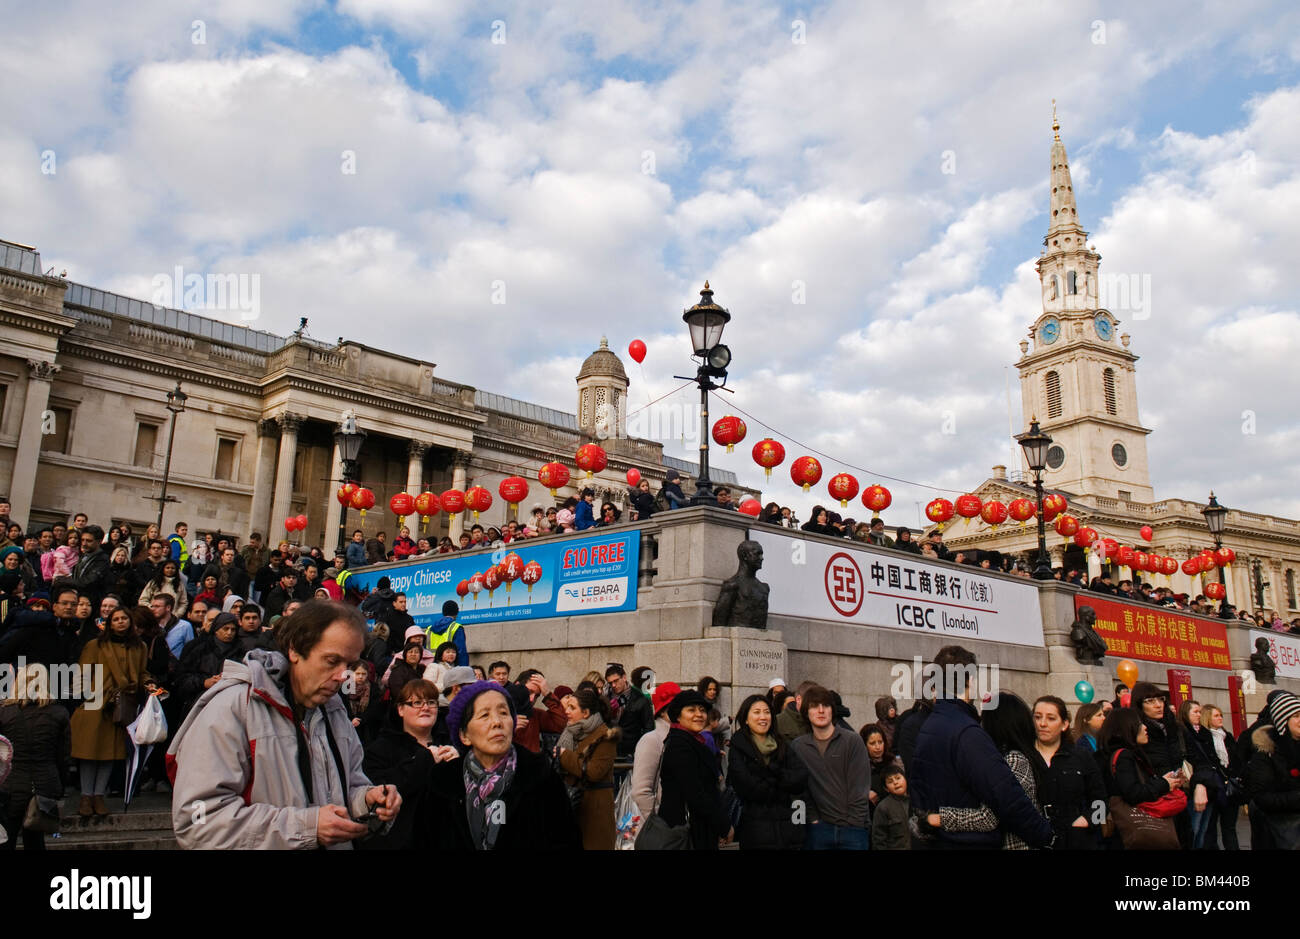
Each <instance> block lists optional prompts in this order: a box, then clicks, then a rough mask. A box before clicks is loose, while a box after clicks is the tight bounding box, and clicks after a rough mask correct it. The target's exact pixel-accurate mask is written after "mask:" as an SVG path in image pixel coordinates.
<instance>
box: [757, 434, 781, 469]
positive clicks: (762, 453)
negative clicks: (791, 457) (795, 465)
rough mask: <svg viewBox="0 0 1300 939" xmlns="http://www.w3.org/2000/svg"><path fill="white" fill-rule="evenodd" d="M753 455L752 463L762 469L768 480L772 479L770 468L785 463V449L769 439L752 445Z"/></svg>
mask: <svg viewBox="0 0 1300 939" xmlns="http://www.w3.org/2000/svg"><path fill="white" fill-rule="evenodd" d="M753 454H754V462H755V463H757V464H758V465H759V466H761V467H763V472H764V473H765V474H767V478H768V479H771V478H772V467H774V466H780V465H781V464H782V463H784V462H785V447H783V446H781V444H780V443H778V442H777V441H775V440H773V439H772V438H771V437H764V438H763V439H762V440H760V441H759V442H758V443H756V444H754V450H753Z"/></svg>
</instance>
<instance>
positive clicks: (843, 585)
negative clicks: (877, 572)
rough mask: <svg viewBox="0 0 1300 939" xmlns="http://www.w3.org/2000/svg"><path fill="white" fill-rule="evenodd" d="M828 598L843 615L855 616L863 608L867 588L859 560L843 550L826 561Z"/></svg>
mask: <svg viewBox="0 0 1300 939" xmlns="http://www.w3.org/2000/svg"><path fill="white" fill-rule="evenodd" d="M825 583H826V599H828V600H830V601H831V606H833V607H835V612H836V613H839V614H840V615H841V616H853V615H855V614H856V613H857V612H858V610H860V609H862V601H863V600H864V599H865V597H866V590H865V589H864V587H863V583H862V571H861V570H860V569H859V568H858V562H857V561H855V560H853V558H851V557H849V556H848V555H847V554H845V553H844V552H843V551H841V552H839V553H838V554H833V555H831V559H830V560H829V561H827V562H826V574H825Z"/></svg>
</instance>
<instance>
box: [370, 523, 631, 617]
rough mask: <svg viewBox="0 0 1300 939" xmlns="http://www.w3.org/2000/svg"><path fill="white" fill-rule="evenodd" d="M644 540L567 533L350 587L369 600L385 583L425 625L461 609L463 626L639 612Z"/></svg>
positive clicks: (388, 568) (392, 569) (395, 569)
mask: <svg viewBox="0 0 1300 939" xmlns="http://www.w3.org/2000/svg"><path fill="white" fill-rule="evenodd" d="M640 548H641V535H640V532H639V531H637V530H633V531H629V532H626V533H621V534H590V535H566V536H563V537H558V538H547V539H545V540H543V541H532V540H529V541H522V542H521V541H516V542H514V543H512V544H508V545H505V546H503V547H502V548H499V549H498V550H496V551H495V552H494V551H476V552H473V553H467V554H439V555H434V556H433V557H431V558H424V559H421V560H418V561H408V562H407V563H405V564H389V565H384V566H382V567H373V568H368V569H365V570H362V571H360V572H358V573H356V574H353V575H352V576H351V577H349V578H348V580H347V588H348V589H349V590H351V589H354V588H355V589H357V590H360V591H361V592H362V593H363V594H368V593H370V592H371V591H373V590H374V589H375V586H376V584H378V582H379V578H381V577H387V578H388V580H389V582H390V583H391V586H392V589H393V590H394V591H395V592H397V593H404V594H406V603H407V612H408V613H410V614H411V615H412V616H413V617H415V622H416V624H417V625H419V626H427V625H429V624H430V623H432V622H433V621H434V620H436V619H437V618H438V617H439V616H441V615H442V604H443V602H444V601H447V600H455V601H456V603H457V604H459V605H460V616H459V617H458V619H459V621H460V622H462V623H466V624H468V623H485V622H491V621H494V620H515V619H542V618H544V617H548V616H580V615H583V614H586V613H616V612H619V611H622V610H635V609H636V581H637V562H638V559H639V555H640Z"/></svg>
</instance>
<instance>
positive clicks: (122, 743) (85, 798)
mask: <svg viewBox="0 0 1300 939" xmlns="http://www.w3.org/2000/svg"><path fill="white" fill-rule="evenodd" d="M146 658H147V652H146V650H145V645H144V643H143V642H141V641H140V637H139V636H138V635H136V628H135V622H134V621H133V619H132V618H131V614H130V613H129V612H128V611H126V610H124V609H122V608H121V607H119V608H118V609H116V610H114V611H113V612H112V613H111V614H109V618H108V628H107V629H106V630H104V635H103V636H101V637H100V638H98V639H92V640H91V641H90V642H88V643H87V644H86V648H85V649H83V650H82V653H81V658H80V660H79V662H78V664H79V665H81V666H82V668H83V669H84V668H85V667H86V666H87V665H89V666H90V667H91V668H96V667H98V669H97V671H98V673H99V674H102V675H103V676H104V677H103V689H104V691H103V696H102V700H101V702H100V703H101V705H102V706H101V707H99V708H95V709H93V710H91V709H88V708H87V707H86V705H85V704H83V705H82V706H81V707H79V708H78V709H77V711H76V713H74V714H73V715H72V721H71V725H72V758H73V759H75V760H79V761H80V769H81V804H80V806H79V808H78V810H77V813H78V814H79V815H81V816H82V817H89V816H91V815H100V816H104V815H108V814H109V813H108V805H107V803H105V801H104V796H105V795H106V794H107V793H108V780H109V776H111V775H112V772H113V764H114V763H116V762H118V761H120V760H125V759H126V725H127V724H130V723H131V722H132V721H133V720H135V715H136V713H138V711H139V706H140V705H141V704H143V703H144V695H145V693H146V691H147V690H151V686H152V680H151V679H150V678H149V674H148V672H147V670H146V668H145V660H146Z"/></svg>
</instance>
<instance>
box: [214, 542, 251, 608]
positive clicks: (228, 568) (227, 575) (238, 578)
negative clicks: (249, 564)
mask: <svg viewBox="0 0 1300 939" xmlns="http://www.w3.org/2000/svg"><path fill="white" fill-rule="evenodd" d="M220 579H221V581H222V582H223V583H225V584H227V585H228V586H229V587H230V592H231V593H233V594H234V595H235V596H237V597H243V598H244V599H245V600H248V599H250V598H249V596H248V589H249V577H248V571H247V570H245V569H244V565H243V564H241V563H239V560H238V558H237V555H236V554H235V549H234V548H226V550H224V551H222V552H221V578H220Z"/></svg>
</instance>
